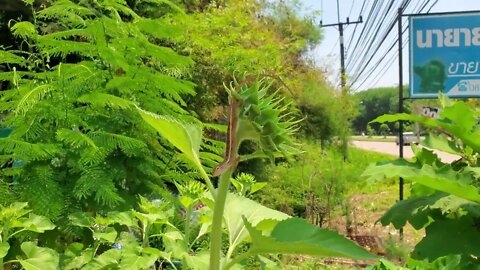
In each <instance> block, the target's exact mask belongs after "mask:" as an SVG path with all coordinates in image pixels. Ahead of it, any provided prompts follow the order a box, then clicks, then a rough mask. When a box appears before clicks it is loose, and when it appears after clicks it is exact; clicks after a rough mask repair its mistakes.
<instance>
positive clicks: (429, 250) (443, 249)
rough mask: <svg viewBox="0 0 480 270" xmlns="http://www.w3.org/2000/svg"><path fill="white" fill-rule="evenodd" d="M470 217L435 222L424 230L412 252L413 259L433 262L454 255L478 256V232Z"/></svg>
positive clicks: (479, 235)
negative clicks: (424, 233)
mask: <svg viewBox="0 0 480 270" xmlns="http://www.w3.org/2000/svg"><path fill="white" fill-rule="evenodd" d="M477 226H478V225H476V222H475V221H474V220H473V219H471V218H470V217H462V218H458V219H445V220H440V219H439V220H435V222H433V223H432V224H431V225H430V226H428V227H427V228H426V229H425V232H426V236H425V237H424V238H423V239H422V240H421V241H420V242H419V243H418V244H417V246H415V249H414V250H413V252H412V255H413V258H415V259H428V260H429V261H433V260H435V259H437V258H439V257H443V256H447V255H455V254H465V255H467V254H468V256H475V257H478V256H480V245H478V243H479V242H480V231H479V230H478V228H477Z"/></svg>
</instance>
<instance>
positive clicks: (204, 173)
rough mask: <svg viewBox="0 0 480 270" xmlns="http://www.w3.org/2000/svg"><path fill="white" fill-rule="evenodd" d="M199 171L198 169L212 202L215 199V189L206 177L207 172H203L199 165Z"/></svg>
mask: <svg viewBox="0 0 480 270" xmlns="http://www.w3.org/2000/svg"><path fill="white" fill-rule="evenodd" d="M199 169H200V175H201V176H202V178H203V179H204V180H205V183H206V184H207V188H208V190H210V193H212V198H213V200H215V197H216V194H215V188H214V187H213V184H212V181H210V177H208V174H207V172H205V170H204V169H203V167H201V165H200V166H199Z"/></svg>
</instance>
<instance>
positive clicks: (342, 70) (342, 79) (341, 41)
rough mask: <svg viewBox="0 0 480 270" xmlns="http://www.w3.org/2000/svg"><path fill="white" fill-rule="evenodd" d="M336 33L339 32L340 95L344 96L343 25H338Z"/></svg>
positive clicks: (345, 83)
mask: <svg viewBox="0 0 480 270" xmlns="http://www.w3.org/2000/svg"><path fill="white" fill-rule="evenodd" d="M338 31H339V32H340V76H341V78H340V81H341V86H342V95H346V85H347V82H346V78H345V76H346V75H345V43H344V39H343V23H339V24H338Z"/></svg>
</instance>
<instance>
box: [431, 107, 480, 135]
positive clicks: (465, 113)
mask: <svg viewBox="0 0 480 270" xmlns="http://www.w3.org/2000/svg"><path fill="white" fill-rule="evenodd" d="M440 117H441V119H440V120H443V119H449V120H451V121H453V123H455V128H457V129H460V130H462V131H467V132H470V131H472V129H473V127H474V126H475V125H476V124H477V122H478V119H476V117H475V115H474V114H473V111H472V110H471V109H469V108H468V107H467V105H466V104H465V103H464V102H455V103H454V104H452V105H451V106H448V107H445V108H444V109H443V111H442V112H441V113H440Z"/></svg>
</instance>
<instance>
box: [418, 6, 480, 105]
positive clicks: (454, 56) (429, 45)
mask: <svg viewBox="0 0 480 270" xmlns="http://www.w3.org/2000/svg"><path fill="white" fill-rule="evenodd" d="M438 93H444V94H446V95H447V96H449V97H457V98H459V97H480V11H479V12H468V13H450V14H435V15H418V16H417V15H415V16H411V17H410V97H412V98H436V97H437V96H438Z"/></svg>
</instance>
